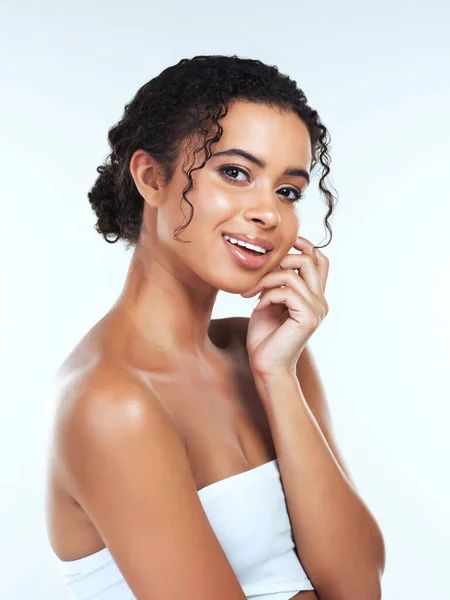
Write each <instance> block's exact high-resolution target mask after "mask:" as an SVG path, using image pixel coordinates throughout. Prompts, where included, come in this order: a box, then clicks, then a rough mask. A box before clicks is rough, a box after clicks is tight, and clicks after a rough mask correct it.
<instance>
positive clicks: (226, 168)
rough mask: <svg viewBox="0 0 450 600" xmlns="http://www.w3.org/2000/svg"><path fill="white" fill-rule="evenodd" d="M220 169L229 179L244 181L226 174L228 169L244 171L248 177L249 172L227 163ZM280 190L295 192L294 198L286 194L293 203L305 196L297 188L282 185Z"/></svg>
mask: <svg viewBox="0 0 450 600" xmlns="http://www.w3.org/2000/svg"><path fill="white" fill-rule="evenodd" d="M218 171H219V172H220V173H222V174H223V175H224V176H225V177H226V178H227V179H232V180H234V181H242V179H241V180H238V179H236V178H235V177H233V176H231V177H230V176H229V175H227V174H226V171H233V172H234V173H236V172H237V173H243V174H244V175H245V176H246V177H248V174H247V172H246V171H244V169H241V168H240V167H236V166H234V165H225V166H222V167H219V169H218ZM280 190H288V192H292V193H293V194H294V197H293V198H287V196H284V197H285V198H287V199H288V200H290V201H291V202H292V203H294V202H298V201H299V200H301V199H302V198H303V197H304V193H302V192H299V191H298V190H297V189H295V188H291V187H282V188H280Z"/></svg>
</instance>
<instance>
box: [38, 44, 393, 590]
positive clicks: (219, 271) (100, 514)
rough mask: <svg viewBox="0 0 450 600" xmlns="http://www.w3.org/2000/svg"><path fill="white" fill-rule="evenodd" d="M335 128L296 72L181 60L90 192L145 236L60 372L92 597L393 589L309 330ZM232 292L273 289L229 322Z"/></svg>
mask: <svg viewBox="0 0 450 600" xmlns="http://www.w3.org/2000/svg"><path fill="white" fill-rule="evenodd" d="M328 142H329V138H328V131H327V130H326V128H325V127H324V125H323V124H322V123H321V121H320V119H319V116H318V114H317V112H316V111H315V110H313V109H312V108H311V107H309V106H308V104H307V99H306V97H305V95H304V93H303V92H302V91H301V90H300V89H299V88H298V87H297V85H296V83H295V81H293V80H292V79H290V78H289V77H287V76H286V75H283V74H281V73H280V72H279V71H278V69H277V68H276V67H274V66H267V65H265V64H263V63H262V62H260V61H257V60H250V59H241V58H238V57H236V56H231V57H227V56H196V57H195V58H192V59H189V60H188V59H183V60H181V61H180V62H179V63H178V64H176V65H174V66H171V67H169V68H167V69H165V70H164V71H163V72H162V73H161V74H160V75H159V76H158V77H156V78H154V79H152V80H151V81H150V82H148V83H146V84H145V85H144V86H143V87H142V88H141V89H140V90H139V91H138V92H137V94H136V96H135V97H134V99H133V100H132V101H131V102H130V103H129V104H128V105H126V107H125V111H124V115H123V118H122V120H121V121H120V122H119V123H117V124H116V125H115V126H114V127H113V128H112V129H111V130H110V131H109V143H110V146H111V149H112V152H111V154H110V155H109V157H108V160H107V163H106V164H105V165H102V166H100V167H98V168H97V171H98V173H99V177H98V178H97V181H96V182H95V185H94V186H93V188H92V190H91V191H90V192H89V194H88V197H89V200H90V203H91V206H92V208H93V209H94V210H95V212H96V214H97V217H98V221H97V224H96V229H97V231H98V232H99V233H101V234H102V235H103V236H104V238H105V239H106V240H107V241H109V242H112V241H117V240H123V241H124V242H125V243H126V246H127V248H132V247H133V248H134V253H133V257H132V260H131V264H130V267H129V272H128V275H127V278H126V281H125V283H124V287H123V291H122V293H121V295H120V297H119V298H118V299H117V301H116V303H115V304H114V306H113V307H112V308H111V310H110V311H109V312H108V313H107V314H106V315H105V316H104V317H103V318H102V319H101V320H100V321H99V322H98V323H97V324H96V325H95V326H94V327H93V328H92V329H91V330H90V331H89V332H88V333H87V335H85V337H83V339H82V340H81V341H80V343H79V344H78V345H77V346H76V348H75V349H74V350H73V352H72V353H71V354H70V356H69V357H68V358H67V359H66V360H65V362H64V364H63V365H62V366H61V367H60V369H59V371H58V375H57V381H58V382H59V392H58V401H57V409H56V411H55V418H54V421H53V423H52V432H53V435H52V438H51V450H50V452H49V462H48V466H49V470H48V493H47V500H46V511H47V528H48V535H49V540H50V543H51V546H52V548H53V550H54V552H55V554H56V557H57V560H58V565H59V566H60V568H61V572H62V574H63V576H64V581H65V583H66V585H67V588H68V589H69V590H70V592H71V595H72V597H73V598H74V599H76V600H87V599H88V598H95V599H96V600H106V599H108V600H130V599H131V598H137V599H138V600H175V599H177V600H211V599H214V600H244V599H245V598H252V599H254V600H287V599H288V598H297V599H300V600H311V599H313V598H320V599H322V600H375V599H378V598H380V589H381V586H380V578H381V575H382V572H383V569H384V543H383V538H382V534H381V532H380V530H379V527H378V525H377V523H376V521H375V519H374V518H373V516H372V515H371V513H370V511H369V510H368V508H367V507H366V506H365V504H364V502H363V501H362V499H361V498H360V496H359V495H358V493H357V491H356V488H355V485H354V483H353V481H352V479H351V477H350V475H349V473H348V470H347V469H346V467H345V465H344V464H343V460H342V458H341V456H340V454H339V451H338V448H337V446H336V443H335V440H334V438H333V434H332V430H331V424H330V417H329V410H328V405H327V401H326V398H325V395H324V391H323V388H322V386H321V383H320V379H319V375H318V371H317V369H316V366H315V363H314V360H313V358H312V356H311V352H310V351H309V348H308V346H307V342H308V340H309V338H310V337H311V335H312V334H313V333H314V331H315V330H316V329H317V327H318V326H319V324H320V322H321V321H322V319H323V318H324V317H325V316H326V314H327V312H328V305H327V302H326V300H325V297H324V291H325V284H326V280H327V275H328V259H327V258H326V257H325V255H324V254H323V253H322V252H321V251H320V250H318V249H317V247H315V246H313V244H312V243H311V242H310V241H308V240H307V239H305V238H303V237H301V236H300V237H299V236H298V231H299V224H300V219H299V214H298V207H299V201H300V198H301V197H302V196H303V195H304V194H305V191H306V189H307V187H308V184H309V182H310V177H311V171H312V169H313V167H314V166H315V165H319V166H320V167H321V169H322V176H321V178H320V182H319V187H320V190H321V191H322V192H323V194H324V197H325V199H326V203H327V205H328V212H327V214H326V217H325V225H326V227H327V229H328V231H329V233H330V234H331V228H330V226H329V222H328V219H329V217H330V216H331V214H332V212H333V208H334V205H335V198H334V197H333V195H332V194H331V192H330V191H329V189H328V188H327V186H326V177H327V175H328V173H329V171H330V169H329V166H328V164H329V160H330V158H329V154H328V146H327V143H328ZM186 208H187V209H188V213H189V214H188V219H187V222H186V223H185V224H184V225H183V219H185V218H186V213H185V209H186ZM330 239H331V238H330ZM292 248H295V249H297V250H299V251H300V252H301V253H289V251H290V250H291V249H292ZM219 290H225V291H227V292H230V293H233V294H241V295H242V296H244V297H246V298H251V297H254V296H255V295H256V294H260V298H261V301H260V303H259V305H258V306H257V307H256V308H255V309H254V311H253V313H252V315H251V317H250V319H247V318H242V317H231V318H226V319H218V320H211V313H212V310H213V306H214V302H215V299H216V296H217V293H218V291H219Z"/></svg>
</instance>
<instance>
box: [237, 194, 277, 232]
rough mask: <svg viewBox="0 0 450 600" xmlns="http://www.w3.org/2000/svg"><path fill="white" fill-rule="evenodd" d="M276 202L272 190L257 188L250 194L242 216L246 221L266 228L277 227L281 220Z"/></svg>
mask: <svg viewBox="0 0 450 600" xmlns="http://www.w3.org/2000/svg"><path fill="white" fill-rule="evenodd" d="M277 202H278V198H277V196H276V194H275V193H274V192H273V191H272V190H267V189H263V188H259V189H258V190H255V191H254V193H253V194H252V199H251V201H250V202H249V204H248V205H247V207H246V209H245V214H244V216H245V217H246V218H247V219H248V220H253V221H254V220H256V221H258V222H260V223H263V224H264V225H265V226H266V227H267V228H270V227H274V226H276V225H278V223H279V222H280V218H281V215H280V211H279V210H278V206H277Z"/></svg>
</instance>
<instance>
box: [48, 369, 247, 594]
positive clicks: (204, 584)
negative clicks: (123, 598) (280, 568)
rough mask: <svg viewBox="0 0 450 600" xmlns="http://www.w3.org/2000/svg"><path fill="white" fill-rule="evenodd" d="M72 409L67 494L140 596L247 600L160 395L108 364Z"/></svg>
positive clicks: (80, 384) (80, 386) (62, 437)
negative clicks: (84, 513) (211, 522)
mask: <svg viewBox="0 0 450 600" xmlns="http://www.w3.org/2000/svg"><path fill="white" fill-rule="evenodd" d="M68 400H69V401H68V402H67V403H66V406H65V409H64V411H62V412H61V414H60V417H59V422H58V432H59V435H58V439H59V442H58V443H59V455H60V460H61V461H62V464H63V466H64V473H65V477H66V485H67V489H68V490H69V492H70V493H71V494H72V495H73V497H74V498H75V499H76V500H77V502H78V503H79V504H80V505H81V506H82V508H83V509H84V510H85V512H86V514H87V515H88V516H89V518H90V520H91V521H92V523H93V525H94V526H95V528H96V530H97V531H98V533H99V535H100V536H101V538H102V540H103V542H104V543H105V546H107V547H108V549H109V551H110V553H111V555H112V556H113V558H114V560H115V562H116V564H117V566H118V568H119V569H120V571H121V572H122V573H123V576H124V578H125V579H126V581H127V583H128V585H129V587H130V589H131V590H132V592H133V594H134V596H136V597H137V598H140V599H142V600H150V599H151V598H160V599H161V600H169V599H172V598H186V600H190V599H192V600H193V599H194V598H195V599H196V600H206V599H208V598H212V597H214V598H216V599H217V600H225V599H226V598H231V599H233V600H244V599H245V595H244V593H243V590H242V588H241V586H240V584H239V581H238V579H237V577H236V575H235V574H234V571H233V569H232V567H231V565H230V563H229V561H228V559H227V557H226V555H225V553H224V551H223V549H222V546H221V545H220V543H219V541H218V539H217V537H216V535H215V533H214V530H213V529H212V527H211V524H210V522H209V520H208V518H207V515H206V513H205V512H204V509H203V506H202V504H201V501H200V498H199V496H198V493H197V490H196V485H195V482H194V479H193V476H192V473H191V469H190V464H189V461H188V456H187V452H186V448H185V446H184V442H183V440H182V439H181V437H180V435H179V433H178V431H177V429H176V427H175V425H174V423H173V422H172V419H171V417H170V415H169V414H168V412H167V411H166V409H165V408H164V405H163V404H162V403H161V402H160V401H159V399H158V397H157V395H156V394H155V393H153V391H152V390H151V389H150V388H149V387H148V386H146V385H144V384H143V383H142V382H141V381H140V380H139V379H137V378H135V377H133V376H132V375H130V374H129V373H126V372H121V373H120V372H118V370H117V369H111V368H110V367H109V366H108V365H103V366H101V367H99V368H96V370H95V372H94V373H91V374H90V375H85V376H83V377H82V378H81V379H80V380H79V381H77V382H76V385H75V386H72V397H71V398H68ZM174 573H176V575H177V576H176V577H174V576H173V574H174Z"/></svg>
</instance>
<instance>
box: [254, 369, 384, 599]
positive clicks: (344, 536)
mask: <svg viewBox="0 0 450 600" xmlns="http://www.w3.org/2000/svg"><path fill="white" fill-rule="evenodd" d="M255 383H256V386H257V389H258V392H259V394H260V397H261V400H262V402H263V404H264V406H265V409H266V413H267V417H268V420H269V424H270V428H271V432H272V437H273V441H274V446H275V450H276V453H277V456H278V464H279V468H280V473H281V477H282V482H283V487H284V491H285V496H286V503H287V506H288V510H289V516H290V519H291V523H292V530H293V537H294V540H295V544H296V547H297V552H298V555H299V558H300V560H301V562H302V564H303V566H304V568H305V570H306V572H307V574H308V576H309V578H310V579H311V581H312V583H313V585H314V587H315V589H316V590H317V593H318V595H319V597H320V599H321V600H377V599H379V598H380V597H381V593H380V578H381V573H382V569H383V561H384V543H383V538H382V536H381V532H380V530H379V527H378V525H377V523H376V521H375V519H374V518H373V517H372V515H371V513H370V512H369V510H368V508H367V507H366V506H365V504H364V503H363V501H362V499H361V498H360V496H359V495H358V493H357V492H356V490H355V489H354V487H353V486H352V485H351V483H350V482H349V480H348V479H347V477H346V475H345V474H344V472H343V471H342V469H341V467H340V466H339V464H338V462H337V461H336V459H335V458H334V456H333V453H332V452H331V450H330V448H329V446H328V444H327V441H326V439H325V437H324V436H323V434H322V432H321V430H320V427H319V426H318V424H317V422H316V420H315V418H314V415H313V414H312V412H311V410H310V409H309V407H308V404H307V402H306V400H305V398H304V396H303V393H302V390H301V388H300V384H299V382H298V380H297V378H296V377H295V375H294V374H292V376H291V375H290V374H286V375H284V374H283V375H282V376H281V375H279V376H276V377H264V378H263V379H262V378H258V377H256V376H255Z"/></svg>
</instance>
